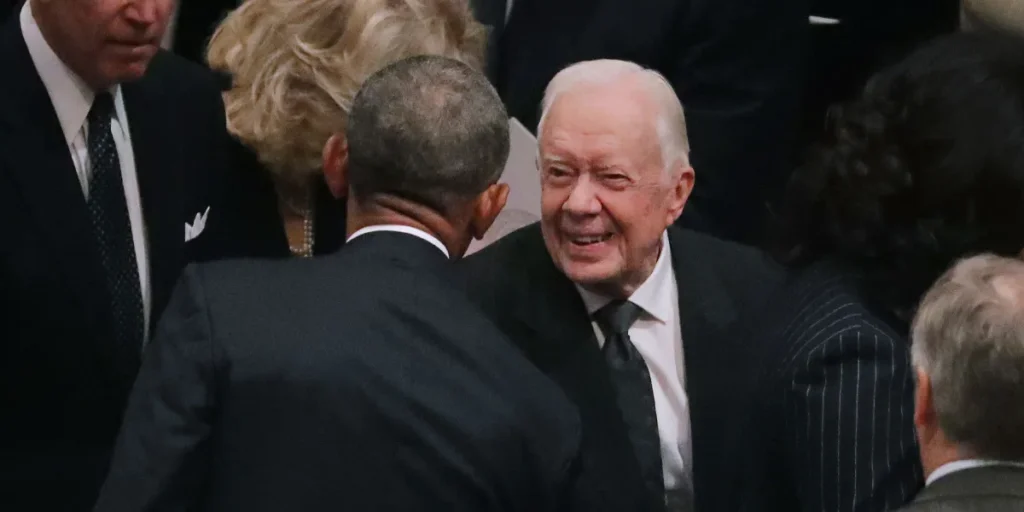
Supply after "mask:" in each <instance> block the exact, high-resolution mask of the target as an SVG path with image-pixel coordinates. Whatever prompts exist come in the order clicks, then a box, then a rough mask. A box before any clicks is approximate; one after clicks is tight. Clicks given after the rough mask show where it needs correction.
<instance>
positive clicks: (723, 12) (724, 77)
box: [475, 0, 808, 242]
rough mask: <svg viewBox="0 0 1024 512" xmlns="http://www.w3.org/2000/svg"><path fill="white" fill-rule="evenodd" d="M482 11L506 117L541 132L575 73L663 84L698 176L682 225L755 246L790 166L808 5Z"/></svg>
mask: <svg viewBox="0 0 1024 512" xmlns="http://www.w3.org/2000/svg"><path fill="white" fill-rule="evenodd" d="M475 3H476V4H478V6H477V12H479V13H480V14H481V21H482V22H484V23H487V24H491V25H492V26H496V27H498V28H499V29H500V30H501V35H500V37H499V38H497V39H496V44H497V50H496V51H495V52H493V54H492V55H493V59H495V60H492V62H490V63H489V65H490V66H491V68H492V69H493V70H494V79H495V83H496V84H497V87H498V92H499V93H501V97H502V99H503V100H504V101H505V105H506V106H507V107H508V111H509V115H511V116H512V117H515V118H517V119H519V120H520V121H522V122H523V123H524V124H525V125H526V126H531V127H532V126H536V123H537V119H538V113H539V107H540V103H541V98H542V96H543V94H544V87H545V86H546V85H547V83H548V81H550V80H551V78H552V77H553V76H555V74H556V73H558V71H559V70H561V69H562V68H564V67H566V66H568V65H570V64H572V63H574V62H579V61H585V60H591V59H624V60H630V61H633V62H636V63H638V64H640V65H643V66H644V67H648V68H651V69H654V70H656V71H658V72H660V73H662V74H663V75H664V76H665V77H666V78H667V79H668V81H669V83H671V84H672V87H673V88H674V89H675V92H676V94H677V95H678V96H679V97H680V98H681V99H682V102H683V104H684V105H686V109H687V120H688V121H689V126H690V138H691V140H692V141H693V154H692V157H691V160H692V163H693V167H694V168H695V169H696V170H697V172H699V173H700V176H701V186H700V187H697V188H696V189H695V190H694V195H693V198H691V200H690V204H689V205H688V206H687V208H686V211H685V212H684V213H683V216H682V221H683V225H684V226H686V227H692V228H696V229H699V230H701V231H704V232H708V233H711V234H713V235H715V236H719V237H725V238H729V239H735V240H739V241H744V242H755V241H760V240H758V236H759V231H760V228H761V227H762V226H761V224H762V222H763V220H764V217H765V212H766V210H765V204H764V202H765V201H766V200H767V199H769V198H770V196H771V195H772V193H771V191H772V189H773V188H781V186H782V184H783V183H784V182H785V177H786V176H787V174H788V171H789V164H790V163H791V159H792V157H793V155H792V150H793V143H794V142H795V140H796V138H795V137H794V135H795V127H796V121H797V117H798V113H799V102H800V94H801V89H802V87H803V80H804V68H805V54H806V50H807V48H806V46H807V41H806V38H807V33H808V25H807V6H806V4H807V0H687V1H666V0H629V1H627V0H475ZM502 25H503V26H502Z"/></svg>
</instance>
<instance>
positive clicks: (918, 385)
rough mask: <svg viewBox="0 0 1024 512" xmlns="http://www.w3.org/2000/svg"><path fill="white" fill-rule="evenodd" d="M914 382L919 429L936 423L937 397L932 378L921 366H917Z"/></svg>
mask: <svg viewBox="0 0 1024 512" xmlns="http://www.w3.org/2000/svg"><path fill="white" fill-rule="evenodd" d="M915 372H916V377H917V378H916V379H915V383H914V425H916V426H917V429H918V431H921V430H922V429H923V428H924V429H928V428H929V427H934V426H935V425H936V418H935V398H934V396H932V380H931V379H930V378H929V377H928V374H927V373H925V372H924V370H922V369H921V368H916V369H915Z"/></svg>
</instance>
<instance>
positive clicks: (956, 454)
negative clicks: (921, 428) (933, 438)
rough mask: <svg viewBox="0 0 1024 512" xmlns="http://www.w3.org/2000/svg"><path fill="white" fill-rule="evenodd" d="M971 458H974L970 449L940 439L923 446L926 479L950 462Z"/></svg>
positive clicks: (922, 459)
mask: <svg viewBox="0 0 1024 512" xmlns="http://www.w3.org/2000/svg"><path fill="white" fill-rule="evenodd" d="M970 458H973V455H972V454H971V453H969V451H968V450H965V449H963V448H962V447H960V446H958V445H956V444H953V443H950V442H946V441H938V442H934V443H930V445H926V446H922V447H921V467H922V469H924V477H925V478H926V479H927V478H928V477H929V476H931V474H932V473H934V472H935V471H937V470H938V469H939V468H941V467H942V466H944V465H946V464H949V463H950V462H956V461H958V460H966V459H970Z"/></svg>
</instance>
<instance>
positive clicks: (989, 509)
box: [900, 466, 1024, 512]
mask: <svg viewBox="0 0 1024 512" xmlns="http://www.w3.org/2000/svg"><path fill="white" fill-rule="evenodd" d="M1019 510H1024V469H1021V468H1014V467H1006V466H991V467H981V468H972V469H967V470H963V471H958V472H956V473H952V474H949V475H946V476H944V477H942V478H940V479H938V480H937V481H935V482H933V483H932V484H931V485H929V486H928V487H925V488H924V489H923V490H922V491H921V492H920V493H919V494H918V495H917V497H916V498H915V499H914V501H913V502H912V503H910V504H909V505H907V506H906V507H903V508H901V509H900V511H901V512H1003V511H1005V512H1010V511H1019Z"/></svg>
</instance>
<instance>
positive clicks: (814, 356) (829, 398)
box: [731, 262, 923, 512]
mask: <svg viewBox="0 0 1024 512" xmlns="http://www.w3.org/2000/svg"><path fill="white" fill-rule="evenodd" d="M863 297H864V294H863V293H862V290H861V285H860V282H859V279H858V277H857V275H856V274H854V273H851V272H848V271H846V270H844V269H843V268H841V267H840V266H839V265H836V264H833V263H829V262H822V263H818V264H815V265H812V266H810V267H808V268H806V269H803V270H802V271H800V272H799V273H798V275H795V276H793V278H792V280H791V282H790V283H788V285H787V286H786V287H784V289H783V291H782V292H781V293H780V295H779V296H777V297H776V298H775V299H773V300H772V301H771V303H772V307H771V308H770V309H769V310H766V311H765V317H764V318H765V320H764V321H763V322H755V323H754V325H753V330H752V331H751V332H752V334H751V335H750V336H749V338H748V345H749V347H750V350H749V351H748V354H749V355H750V356H751V357H753V359H750V360H749V361H750V362H749V365H750V367H751V369H752V371H751V372H750V373H751V374H752V375H755V377H754V378H753V379H752V380H751V382H750V384H752V385H753V386H752V388H751V392H750V394H749V396H750V398H752V402H751V403H750V404H749V406H748V407H747V408H745V410H744V411H743V412H742V414H741V417H744V419H741V420H738V421H737V422H736V423H735V426H736V431H734V433H733V436H732V437H733V439H734V440H735V443H733V444H731V446H735V447H736V448H735V449H736V450H738V451H737V452H736V453H735V454H734V455H735V456H736V457H737V460H742V461H745V463H738V464H737V474H736V475H737V478H738V481H737V484H736V485H737V486H738V488H739V489H741V490H742V492H737V493H736V498H735V499H736V500H738V501H739V502H738V504H737V505H738V507H737V508H739V509H741V510H745V511H775V510H778V511H786V512H791V511H814V512H822V511H827V512H874V511H882V510H892V509H895V508H898V507H899V506H901V505H903V504H904V503H906V502H907V501H909V500H910V498H912V497H913V496H914V494H915V493H916V492H917V490H918V489H919V488H920V486H921V484H922V480H923V479H922V472H921V467H920V461H919V454H918V449H917V441H916V437H915V433H914V426H913V412H914V397H913V389H914V386H913V372H912V371H911V366H910V354H909V348H910V347H909V344H908V342H907V333H908V331H907V329H908V328H907V326H906V325H905V323H901V322H899V321H896V320H895V319H893V318H888V315H886V314H884V313H881V312H880V311H879V310H878V309H877V308H873V307H872V306H869V305H868V303H867V302H866V301H865V299H864V298H863Z"/></svg>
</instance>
